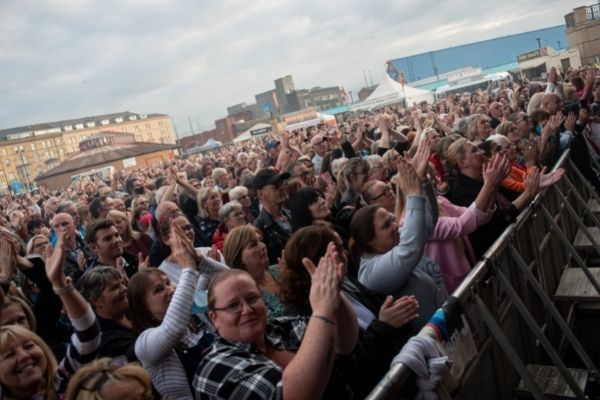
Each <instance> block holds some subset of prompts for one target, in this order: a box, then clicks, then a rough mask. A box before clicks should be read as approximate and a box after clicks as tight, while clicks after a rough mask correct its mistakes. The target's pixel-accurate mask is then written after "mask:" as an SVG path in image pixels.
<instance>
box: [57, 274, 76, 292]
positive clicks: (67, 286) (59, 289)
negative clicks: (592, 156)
mask: <svg viewBox="0 0 600 400" xmlns="http://www.w3.org/2000/svg"><path fill="white" fill-rule="evenodd" d="M74 289H75V287H74V286H73V282H72V281H71V278H69V277H67V283H66V284H65V286H62V287H55V286H52V290H53V291H54V293H56V294H57V295H59V296H60V295H63V294H65V293H68V292H70V291H72V290H74Z"/></svg>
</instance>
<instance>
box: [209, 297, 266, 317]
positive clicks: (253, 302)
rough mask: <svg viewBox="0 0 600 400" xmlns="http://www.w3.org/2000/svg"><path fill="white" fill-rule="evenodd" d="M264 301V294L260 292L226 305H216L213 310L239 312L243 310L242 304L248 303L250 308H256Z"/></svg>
mask: <svg viewBox="0 0 600 400" xmlns="http://www.w3.org/2000/svg"><path fill="white" fill-rule="evenodd" d="M260 302H262V296H261V295H260V294H259V293H255V294H251V295H248V296H247V297H246V298H245V299H240V300H236V301H234V302H233V303H231V304H229V305H228V306H225V307H214V308H213V311H224V312H226V313H228V314H237V313H239V312H241V311H242V305H243V304H246V305H247V306H248V307H250V308H254V307H256V306H257V305H259V303H260Z"/></svg>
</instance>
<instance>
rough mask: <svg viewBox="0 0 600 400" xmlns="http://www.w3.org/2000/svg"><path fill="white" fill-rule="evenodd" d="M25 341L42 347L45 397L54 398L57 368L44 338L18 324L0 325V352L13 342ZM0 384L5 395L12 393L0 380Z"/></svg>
mask: <svg viewBox="0 0 600 400" xmlns="http://www.w3.org/2000/svg"><path fill="white" fill-rule="evenodd" d="M25 341H32V342H34V343H35V344H36V345H37V346H39V347H40V348H41V349H42V353H43V354H44V357H45V358H46V364H47V365H46V371H45V376H44V378H45V380H46V386H45V387H44V388H43V390H45V392H46V399H51V400H53V399H56V394H55V393H54V380H55V375H56V370H57V369H58V364H57V362H56V358H54V354H53V353H52V350H50V348H49V347H48V345H47V344H46V342H44V340H42V338H41V337H39V336H38V335H36V334H35V333H34V332H32V331H30V330H28V329H26V328H24V327H22V326H19V325H7V326H2V327H0V353H4V351H5V350H6V349H7V348H8V347H12V346H14V344H15V343H22V342H25ZM0 385H1V386H2V390H3V391H4V393H5V396H6V394H10V393H12V392H11V391H10V389H9V388H8V387H6V386H5V385H4V382H1V381H0ZM6 397H9V396H6Z"/></svg>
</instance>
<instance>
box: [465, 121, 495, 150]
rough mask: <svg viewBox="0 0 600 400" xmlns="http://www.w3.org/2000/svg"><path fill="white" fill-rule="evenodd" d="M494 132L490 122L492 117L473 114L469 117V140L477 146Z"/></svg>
mask: <svg viewBox="0 0 600 400" xmlns="http://www.w3.org/2000/svg"><path fill="white" fill-rule="evenodd" d="M493 132H494V130H493V129H492V125H491V122H490V117H488V116H487V115H484V114H473V115H471V116H470V117H469V120H468V123H467V138H468V139H469V140H470V141H471V142H473V143H474V144H475V145H477V144H479V143H481V142H483V141H484V140H485V139H487V138H488V137H489V136H490V135H491V134H492V133H493Z"/></svg>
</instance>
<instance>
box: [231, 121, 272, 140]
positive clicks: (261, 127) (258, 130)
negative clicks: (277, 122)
mask: <svg viewBox="0 0 600 400" xmlns="http://www.w3.org/2000/svg"><path fill="white" fill-rule="evenodd" d="M270 131H271V124H264V123H261V124H256V125H254V126H253V127H252V128H250V129H248V130H247V131H246V132H244V133H242V134H241V135H239V136H238V137H236V138H235V139H233V141H234V142H235V143H239V142H245V141H246V140H250V139H252V138H253V137H260V136H263V135H266V134H267V133H269V132H270Z"/></svg>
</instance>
